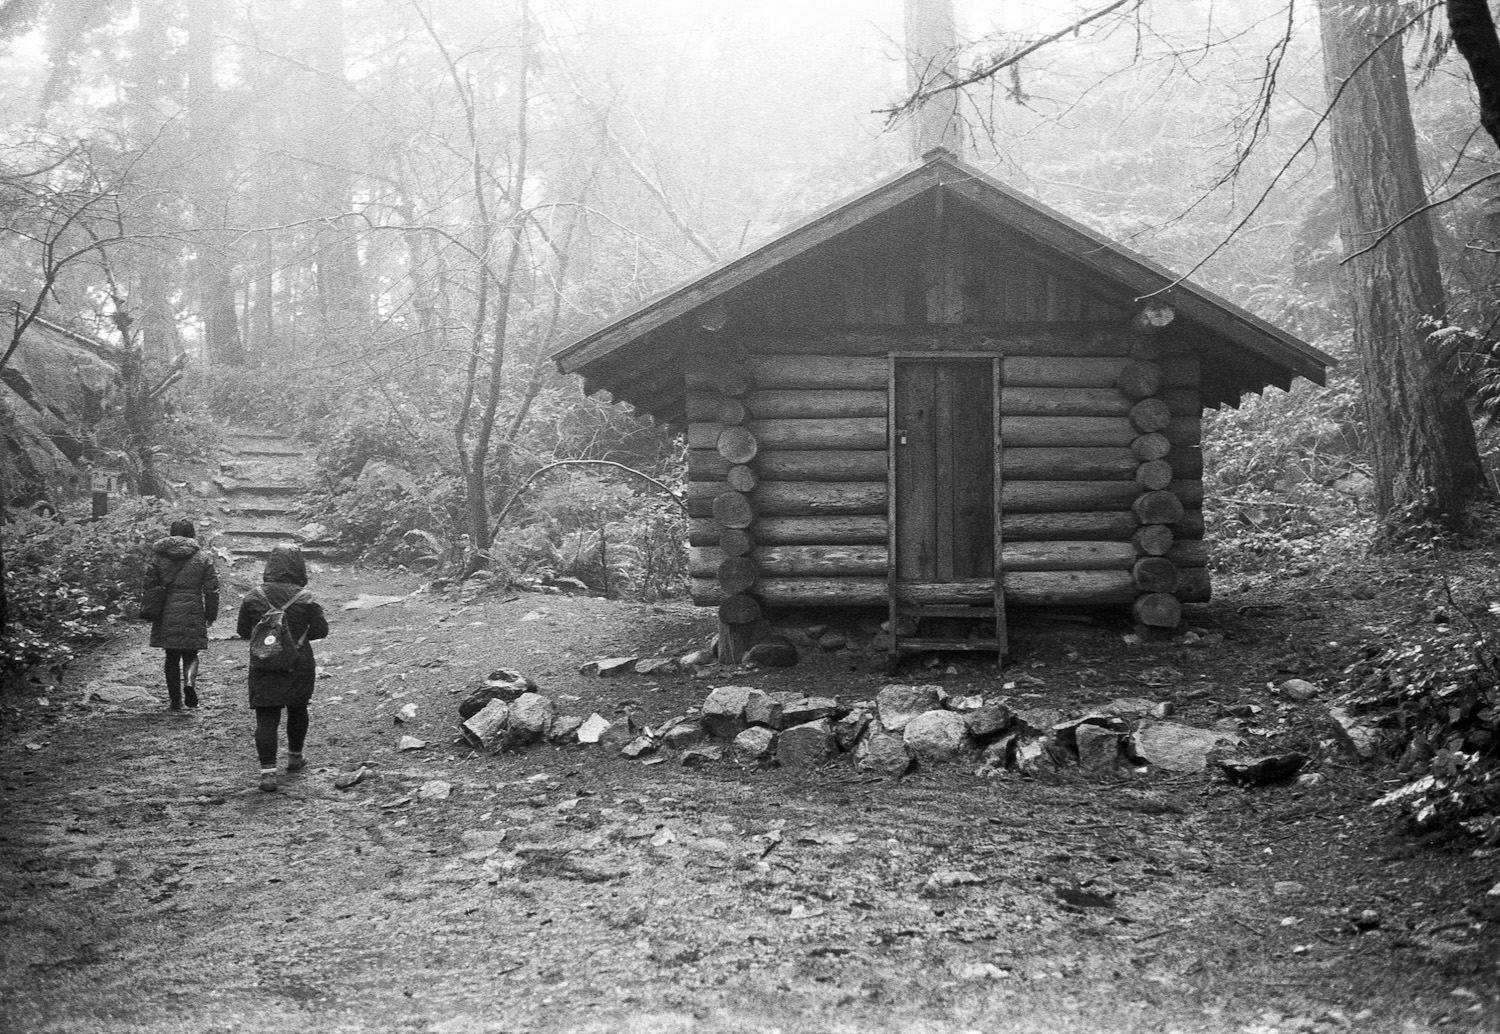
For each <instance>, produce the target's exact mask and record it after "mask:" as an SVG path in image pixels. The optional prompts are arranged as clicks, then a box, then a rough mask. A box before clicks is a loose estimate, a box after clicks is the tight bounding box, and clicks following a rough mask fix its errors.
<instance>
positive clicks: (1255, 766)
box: [1219, 751, 1307, 786]
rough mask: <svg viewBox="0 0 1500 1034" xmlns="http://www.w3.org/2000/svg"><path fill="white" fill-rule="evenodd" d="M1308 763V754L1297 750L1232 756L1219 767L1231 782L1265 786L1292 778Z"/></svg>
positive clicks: (1221, 762) (1241, 784)
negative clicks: (1254, 755)
mask: <svg viewBox="0 0 1500 1034" xmlns="http://www.w3.org/2000/svg"><path fill="white" fill-rule="evenodd" d="M1305 764H1307V755H1306V754H1299V753H1297V752H1295V751H1292V752H1291V753H1287V754H1268V755H1266V756H1264V757H1258V758H1230V759H1228V760H1226V761H1220V762H1219V767H1220V768H1222V769H1223V770H1224V776H1225V778H1226V779H1228V780H1229V781H1230V782H1231V783H1236V784H1238V785H1240V786H1265V785H1267V784H1269V783H1279V782H1281V781H1282V780H1284V779H1290V778H1292V776H1294V775H1296V774H1297V773H1298V772H1300V771H1302V766H1303V765H1305Z"/></svg>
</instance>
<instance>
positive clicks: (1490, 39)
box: [1448, 0, 1500, 146]
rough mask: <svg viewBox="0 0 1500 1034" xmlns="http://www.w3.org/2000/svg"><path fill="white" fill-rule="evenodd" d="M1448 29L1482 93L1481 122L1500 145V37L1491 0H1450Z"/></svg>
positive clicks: (1480, 102)
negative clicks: (1496, 29)
mask: <svg viewBox="0 0 1500 1034" xmlns="http://www.w3.org/2000/svg"><path fill="white" fill-rule="evenodd" d="M1448 31H1449V33H1450V34H1451V35H1452V36H1453V45H1454V46H1455V47H1457V48H1458V52H1459V53H1460V54H1462V55H1463V58H1464V60H1465V61H1467V62H1468V63H1469V74H1470V75H1472V76H1473V77H1474V88H1475V90H1476V91H1477V92H1478V93H1479V124H1480V125H1481V126H1483V127H1484V131H1485V132H1486V133H1488V134H1489V135H1490V139H1491V140H1493V141H1495V144H1496V146H1500V37H1497V36H1496V33H1495V19H1494V18H1493V17H1492V16H1491V15H1490V5H1489V0H1448Z"/></svg>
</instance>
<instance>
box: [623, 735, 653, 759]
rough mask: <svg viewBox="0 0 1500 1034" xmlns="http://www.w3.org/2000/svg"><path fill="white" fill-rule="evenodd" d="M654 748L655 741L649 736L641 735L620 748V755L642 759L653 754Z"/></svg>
mask: <svg viewBox="0 0 1500 1034" xmlns="http://www.w3.org/2000/svg"><path fill="white" fill-rule="evenodd" d="M656 748H657V742H656V740H654V739H652V738H651V737H650V736H645V735H641V736H637V737H636V738H635V739H633V740H631V741H630V742H629V743H627V744H625V746H623V747H621V748H620V753H621V754H622V755H623V756H625V757H627V758H643V757H645V756H646V755H648V754H655V753H656Z"/></svg>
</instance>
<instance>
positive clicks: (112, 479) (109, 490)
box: [89, 470, 121, 521]
mask: <svg viewBox="0 0 1500 1034" xmlns="http://www.w3.org/2000/svg"><path fill="white" fill-rule="evenodd" d="M120 481H121V477H120V472H119V471H118V470H93V471H90V472H89V489H90V490H91V492H92V499H93V504H94V505H93V517H94V520H96V521H97V520H98V519H99V518H100V517H103V516H104V515H105V514H107V513H109V497H110V496H111V495H112V494H114V493H117V492H119V491H120Z"/></svg>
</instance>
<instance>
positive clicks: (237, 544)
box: [213, 427, 331, 559]
mask: <svg viewBox="0 0 1500 1034" xmlns="http://www.w3.org/2000/svg"><path fill="white" fill-rule="evenodd" d="M224 441H225V449H224V452H223V453H222V454H221V459H220V462H219V473H218V474H217V476H215V477H214V479H213V483H214V487H215V488H216V489H218V492H219V500H218V501H219V509H220V512H221V514H222V521H223V523H222V525H221V527H220V530H219V536H218V545H219V546H221V547H223V548H225V549H227V550H229V551H230V552H231V553H234V554H236V555H238V556H244V557H252V558H255V559H260V558H263V557H265V556H266V555H268V554H269V553H270V552H271V550H273V549H275V548H276V547H277V546H300V547H301V549H302V551H303V553H305V554H306V555H307V556H308V557H309V558H314V559H316V558H319V557H322V556H323V555H324V552H325V550H326V549H327V548H328V547H329V546H330V545H331V543H329V542H326V541H322V540H319V539H316V538H313V539H305V538H303V537H302V534H301V529H302V526H303V522H302V521H301V520H299V519H298V517H297V497H298V496H300V495H301V494H302V493H303V492H305V491H307V489H308V487H309V478H310V477H311V476H312V472H313V461H312V457H311V456H309V455H308V454H307V453H306V452H305V451H304V450H303V449H302V448H301V446H299V445H297V444H296V443H294V442H292V441H290V440H288V439H287V438H285V437H283V436H282V435H281V434H279V433H277V432H275V431H266V430H261V429H258V428H234V427H232V428H230V429H229V431H228V432H227V433H226V434H225V439H224Z"/></svg>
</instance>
